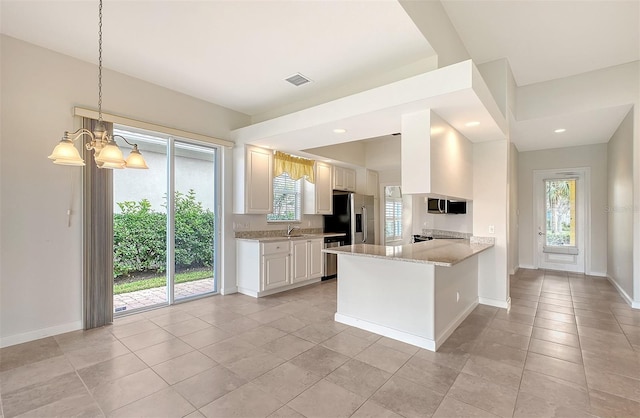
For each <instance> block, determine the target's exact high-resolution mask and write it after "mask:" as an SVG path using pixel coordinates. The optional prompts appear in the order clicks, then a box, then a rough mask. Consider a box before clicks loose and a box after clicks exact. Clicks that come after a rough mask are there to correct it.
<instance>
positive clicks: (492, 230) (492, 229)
mask: <svg viewBox="0 0 640 418" xmlns="http://www.w3.org/2000/svg"><path fill="white" fill-rule="evenodd" d="M489 233H490V234H495V233H496V227H495V225H489Z"/></svg>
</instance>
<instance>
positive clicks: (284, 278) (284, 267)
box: [260, 242, 291, 290]
mask: <svg viewBox="0 0 640 418" xmlns="http://www.w3.org/2000/svg"><path fill="white" fill-rule="evenodd" d="M288 244H289V243H288V242H273V243H266V244H262V260H261V265H262V280H261V284H262V286H261V288H260V290H272V289H276V288H278V287H282V286H286V285H288V284H291V278H290V277H291V275H290V273H289V264H290V263H291V252H290V249H289V245H288Z"/></svg>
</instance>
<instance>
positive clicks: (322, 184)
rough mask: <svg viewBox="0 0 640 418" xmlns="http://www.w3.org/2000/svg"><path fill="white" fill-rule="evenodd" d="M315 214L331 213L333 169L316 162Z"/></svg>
mask: <svg viewBox="0 0 640 418" xmlns="http://www.w3.org/2000/svg"><path fill="white" fill-rule="evenodd" d="M315 174H316V185H315V186H316V214H318V215H331V213H332V212H333V169H332V167H331V166H330V165H329V164H325V163H322V162H320V161H316V173H315Z"/></svg>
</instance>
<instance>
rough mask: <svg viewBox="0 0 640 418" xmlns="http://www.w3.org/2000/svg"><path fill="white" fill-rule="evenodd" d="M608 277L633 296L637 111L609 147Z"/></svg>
mask: <svg viewBox="0 0 640 418" xmlns="http://www.w3.org/2000/svg"><path fill="white" fill-rule="evenodd" d="M607 158H608V163H607V183H608V197H607V221H608V233H607V275H608V276H609V277H610V278H611V279H612V280H613V281H614V282H615V283H616V284H617V286H618V287H619V288H621V289H622V290H623V291H624V292H625V293H626V296H627V298H628V299H631V298H632V297H633V229H632V228H629V226H630V225H632V224H633V112H632V111H630V112H629V114H627V116H626V117H625V118H624V120H623V121H622V123H621V124H620V126H619V127H618V129H617V130H616V132H615V133H614V134H613V136H612V137H611V139H610V140H609V143H608V144H607Z"/></svg>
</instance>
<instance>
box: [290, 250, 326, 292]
mask: <svg viewBox="0 0 640 418" xmlns="http://www.w3.org/2000/svg"><path fill="white" fill-rule="evenodd" d="M322 245H323V240H322V239H310V240H306V241H305V240H299V241H292V242H291V254H292V255H293V256H292V263H291V271H292V273H291V282H292V283H298V282H301V281H305V280H309V279H317V278H319V277H322Z"/></svg>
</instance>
